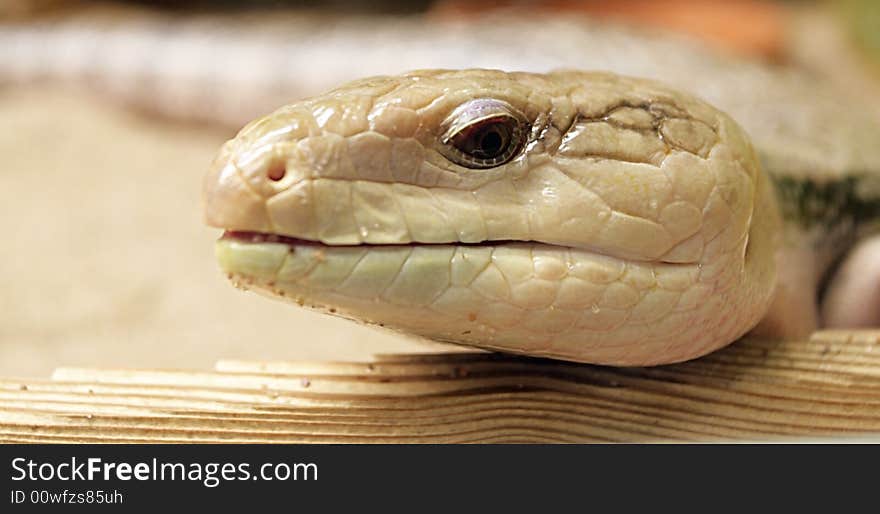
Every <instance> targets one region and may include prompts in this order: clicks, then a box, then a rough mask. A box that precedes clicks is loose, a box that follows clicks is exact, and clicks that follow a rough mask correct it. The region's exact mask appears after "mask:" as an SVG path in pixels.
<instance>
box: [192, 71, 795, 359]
mask: <svg viewBox="0 0 880 514" xmlns="http://www.w3.org/2000/svg"><path fill="white" fill-rule="evenodd" d="M204 203H205V208H206V219H207V222H208V224H209V225H211V226H214V227H218V228H222V229H225V230H226V233H225V234H224V236H223V237H222V238H221V239H220V240H219V241H218V243H217V247H216V250H217V255H218V258H219V261H220V265H221V267H222V269H223V270H224V271H225V272H226V273H227V274H228V275H229V277H230V278H231V279H232V280H233V281H235V282H236V283H238V284H240V285H242V286H244V287H247V288H253V289H255V290H257V291H259V292H262V293H265V294H268V295H271V296H274V297H280V298H285V299H289V300H291V301H293V302H296V303H299V304H300V305H305V306H309V307H313V308H318V309H322V310H325V311H328V312H332V313H335V314H337V315H342V316H346V317H349V318H352V319H356V320H360V321H363V322H367V323H372V324H378V325H383V326H386V327H389V328H393V329H397V330H402V331H405V332H409V333H413V334H416V335H420V336H424V337H428V338H432V339H435V340H442V341H449V342H455V343H460V344H468V345H474V346H479V347H483V348H491V349H498V350H504V351H512V352H519V353H526V354H529V355H539V356H548V357H556V358H562V359H569V360H576V361H584V362H596V363H608V364H632V365H643V364H656V363H662V362H673V361H680V360H685V359H688V358H692V357H696V356H699V355H701V354H704V353H707V352H709V351H711V350H713V349H716V348H718V347H720V346H722V345H724V344H726V343H729V342H731V341H732V340H734V339H735V338H736V337H738V336H740V335H742V334H743V333H744V332H745V331H747V330H748V329H749V328H751V327H752V326H753V325H754V324H755V323H757V321H758V320H759V319H760V317H761V315H762V314H763V312H764V310H765V309H766V308H767V304H768V302H769V300H770V297H771V295H772V290H773V286H774V280H775V265H774V262H773V255H774V254H775V249H774V248H775V241H774V237H773V234H774V233H775V231H776V229H775V227H776V224H777V223H778V221H777V215H776V212H775V206H774V203H773V197H772V193H771V191H770V187H769V185H768V181H767V178H766V177H765V176H764V174H763V173H762V172H761V170H760V168H759V165H758V163H757V159H756V157H755V154H754V151H753V150H752V147H751V144H750V143H749V141H748V138H747V137H746V135H745V134H744V133H743V131H742V130H741V129H740V128H739V127H738V126H737V125H736V123H734V122H733V121H732V120H731V119H730V118H729V117H728V116H726V115H725V114H723V113H722V112H720V111H718V110H716V109H714V108H713V107H711V106H710V105H708V104H706V103H704V102H702V101H700V100H698V99H696V98H693V97H691V96H688V95H685V94H682V93H679V92H676V91H674V90H671V89H669V88H666V87H664V86H662V85H660V84H658V83H655V82H650V81H644V80H639V79H633V78H627V77H620V76H616V75H611V74H607V73H586V72H556V73H551V74H546V75H541V74H528V73H505V72H501V71H491V70H461V71H443V70H430V71H417V72H412V73H408V74H405V75H401V76H393V77H376V78H368V79H363V80H359V81H355V82H352V83H349V84H347V85H344V86H342V87H339V88H337V89H335V90H332V91H330V92H328V93H326V94H324V95H321V96H317V97H313V98H309V99H305V100H302V101H299V102H296V103H293V104H291V105H288V106H286V107H283V108H281V109H279V110H277V111H275V112H274V113H272V114H270V115H268V116H266V117H264V118H261V119H259V120H256V121H254V122H252V123H250V124H249V125H247V126H246V127H244V128H243V129H242V130H241V132H240V133H239V134H238V135H237V136H236V137H235V138H234V139H232V140H231V141H229V142H227V144H226V145H225V146H224V147H223V148H222V150H221V151H220V153H219V155H218V156H217V158H216V159H215V161H214V163H213V165H212V168H211V170H210V172H209V174H208V176H207V177H206V179H205V183H204Z"/></svg>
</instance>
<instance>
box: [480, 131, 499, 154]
mask: <svg viewBox="0 0 880 514" xmlns="http://www.w3.org/2000/svg"><path fill="white" fill-rule="evenodd" d="M479 150H480V153H481V154H482V156H483V157H484V158H492V157H497V156H498V154H500V153H501V152H502V150H504V137H502V135H501V133H500V132H499V130H498V128H497V127H490V128H489V129H488V130H486V131H484V132H483V133H482V134H481V137H480V143H479Z"/></svg>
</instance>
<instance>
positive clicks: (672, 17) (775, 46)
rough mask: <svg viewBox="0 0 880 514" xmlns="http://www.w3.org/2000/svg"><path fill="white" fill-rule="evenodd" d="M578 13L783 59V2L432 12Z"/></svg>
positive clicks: (552, 4) (569, 0) (549, 1)
mask: <svg viewBox="0 0 880 514" xmlns="http://www.w3.org/2000/svg"><path fill="white" fill-rule="evenodd" d="M500 9H503V10H508V11H509V10H511V9H514V10H523V11H527V12H529V13H531V14H534V12H535V11H538V12H540V13H545V14H558V13H560V12H561V13H566V12H568V13H571V12H580V13H583V14H586V15H589V16H592V17H594V18H597V19H613V20H616V21H624V22H629V23H632V24H636V25H642V26H650V27H657V28H664V29H668V30H673V31H677V32H681V33H685V34H689V35H691V36H696V37H698V38H701V39H703V40H705V41H707V42H710V43H712V44H715V45H716V46H720V47H722V48H726V49H728V50H732V51H734V52H736V53H739V54H745V55H751V56H760V57H764V58H767V59H774V60H776V59H780V58H781V56H782V55H783V54H784V52H785V38H786V30H787V29H786V27H787V22H788V19H789V14H788V10H787V9H786V8H785V6H783V5H781V4H780V3H777V2H772V1H759V0H583V1H577V0H536V1H529V2H523V1H516V0H502V1H496V2H482V1H468V0H440V1H439V2H438V3H437V4H436V5H435V6H434V7H433V8H432V14H434V15H436V16H440V17H446V18H459V19H460V18H462V17H469V16H474V15H479V14H482V13H489V12H492V11H496V10H500Z"/></svg>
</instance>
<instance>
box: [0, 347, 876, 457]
mask: <svg viewBox="0 0 880 514" xmlns="http://www.w3.org/2000/svg"><path fill="white" fill-rule="evenodd" d="M875 350H876V351H875ZM878 435H880V331H876V330H874V331H859V332H852V331H824V332H817V333H816V334H814V335H813V337H811V338H810V339H809V340H808V341H768V340H758V339H745V340H742V341H739V342H737V343H735V344H733V345H731V346H730V347H728V348H725V349H723V350H721V351H719V352H716V353H714V354H711V355H708V356H706V357H704V358H702V359H697V360H695V361H691V362H687V363H682V364H677V365H670V366H659V367H654V368H613V367H604V366H591V365H581V364H574V363H566V362H555V361H550V360H543V359H528V358H524V357H516V356H509V355H500V354H493V353H487V352H465V351H463V352H461V353H446V354H405V355H380V356H377V357H376V358H375V359H374V360H373V361H372V362H249V361H221V362H218V363H217V365H216V368H215V370H214V371H195V372H194V371H184V370H114V369H85V368H60V369H58V370H56V372H55V373H54V375H53V377H52V380H24V381H22V380H11V379H10V380H0V441H4V442H242V443H244V442H306V443H309V442H315V443H317V442H326V443H337V442H343V443H344V442H415V443H423V442H432V443H434V442H440V443H442V442H450V443H459V442H617V441H620V442H640V441H664V442H674V441H703V442H708V441H776V440H804V438H810V439H807V440H825V439H823V438H827V437H832V438H837V439H835V440H843V441H858V442H861V441H864V440H877V439H876V437H877V436H878ZM865 437H867V438H868V439H864V438H865ZM817 438H818V439H817ZM841 438H842V439H841Z"/></svg>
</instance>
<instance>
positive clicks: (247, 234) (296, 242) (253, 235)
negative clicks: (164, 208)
mask: <svg viewBox="0 0 880 514" xmlns="http://www.w3.org/2000/svg"><path fill="white" fill-rule="evenodd" d="M220 239H221V240H232V241H236V242H239V243H280V244H286V245H288V246H318V247H328V248H359V247H393V246H411V247H412V246H449V245H454V246H502V245H509V244H534V245H543V246H552V247H558V248H567V247H565V246H560V245H554V244H549V243H544V242H540V241H518V240H512V239H504V240H492V241H479V242H476V243H463V242H460V241H449V242H442V243H422V242H418V241H413V242H409V243H385V244H377V243H359V244H341V245H340V244H332V245H331V244H326V243H323V242H321V241H316V240H313V239H302V238H298V237H292V236H283V235H279V234H272V233H268V232H251V231H246V230H226V231H224V232H223V235H222V236H221V238H220Z"/></svg>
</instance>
